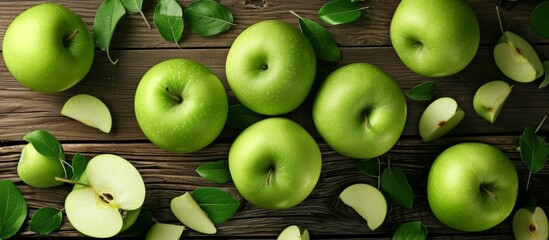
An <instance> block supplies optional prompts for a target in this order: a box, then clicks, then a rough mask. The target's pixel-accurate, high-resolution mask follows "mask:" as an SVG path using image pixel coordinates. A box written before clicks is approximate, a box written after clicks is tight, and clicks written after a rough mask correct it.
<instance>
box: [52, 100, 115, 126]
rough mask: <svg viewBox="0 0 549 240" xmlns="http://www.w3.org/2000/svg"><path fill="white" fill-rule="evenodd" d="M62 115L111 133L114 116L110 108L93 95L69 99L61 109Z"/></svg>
mask: <svg viewBox="0 0 549 240" xmlns="http://www.w3.org/2000/svg"><path fill="white" fill-rule="evenodd" d="M61 115H63V116H67V117H70V118H72V119H75V120H77V121H79V122H81V123H84V124H86V125H88V126H90V127H93V128H97V129H99V130H100V131H102V132H104V133H109V132H110V131H111V127H112V116H111V112H110V111H109V108H108V107H107V105H105V103H103V102H102V101H101V100H99V99H98V98H96V97H94V96H92V95H88V94H78V95H75V96H73V97H71V98H69V100H67V102H65V104H64V105H63V108H62V109H61Z"/></svg>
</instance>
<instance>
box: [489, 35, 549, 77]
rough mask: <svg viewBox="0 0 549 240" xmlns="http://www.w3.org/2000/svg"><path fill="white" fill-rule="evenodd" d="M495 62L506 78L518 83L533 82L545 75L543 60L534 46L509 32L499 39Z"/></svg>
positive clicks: (495, 50)
mask: <svg viewBox="0 0 549 240" xmlns="http://www.w3.org/2000/svg"><path fill="white" fill-rule="evenodd" d="M494 60H495V62H496V65H497V66H498V68H499V70H500V71H501V72H502V73H503V74H505V76H507V77H509V78H510V79H513V80H515V81H517V82H522V83H527V82H532V81H534V80H536V79H537V78H539V77H541V76H542V75H543V73H544V69H543V65H542V63H541V60H540V58H539V56H538V54H537V53H536V50H534V48H533V47H532V45H530V43H528V42H527V41H526V40H524V38H522V37H520V36H519V35H517V34H514V33H512V32H509V31H505V32H504V33H503V35H502V36H501V37H500V38H499V39H498V41H497V44H496V47H495V48H494Z"/></svg>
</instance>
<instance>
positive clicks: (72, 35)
mask: <svg viewBox="0 0 549 240" xmlns="http://www.w3.org/2000/svg"><path fill="white" fill-rule="evenodd" d="M79 32H80V30H79V29H76V30H74V31H73V32H72V33H71V35H69V36H68V37H67V38H65V39H63V44H67V43H68V42H70V41H71V40H72V39H73V38H74V37H75V36H76V35H78V33H79Z"/></svg>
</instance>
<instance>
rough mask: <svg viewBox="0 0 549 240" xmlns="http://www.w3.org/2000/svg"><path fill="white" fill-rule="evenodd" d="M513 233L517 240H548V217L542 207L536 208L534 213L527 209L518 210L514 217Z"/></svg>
mask: <svg viewBox="0 0 549 240" xmlns="http://www.w3.org/2000/svg"><path fill="white" fill-rule="evenodd" d="M513 233H514V235H515V239H517V240H526V239H531V240H534V239H539V240H542V239H543V240H546V239H548V238H549V224H548V223H547V215H545V212H544V211H543V209H542V208H540V207H536V208H535V209H534V210H533V211H531V210H530V209H527V208H521V209H519V210H517V212H515V215H514V216H513Z"/></svg>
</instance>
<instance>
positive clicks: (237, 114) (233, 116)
mask: <svg viewBox="0 0 549 240" xmlns="http://www.w3.org/2000/svg"><path fill="white" fill-rule="evenodd" d="M265 118H266V117H265V116H264V115H261V114H259V113H256V112H254V111H252V110H250V109H248V108H246V107H245V106H244V105H242V104H235V105H232V106H230V107H229V115H228V116H227V125H228V126H229V127H231V128H234V129H237V130H243V129H246V128H248V127H249V126H251V125H252V124H254V123H256V122H259V121H261V120H263V119H265Z"/></svg>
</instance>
